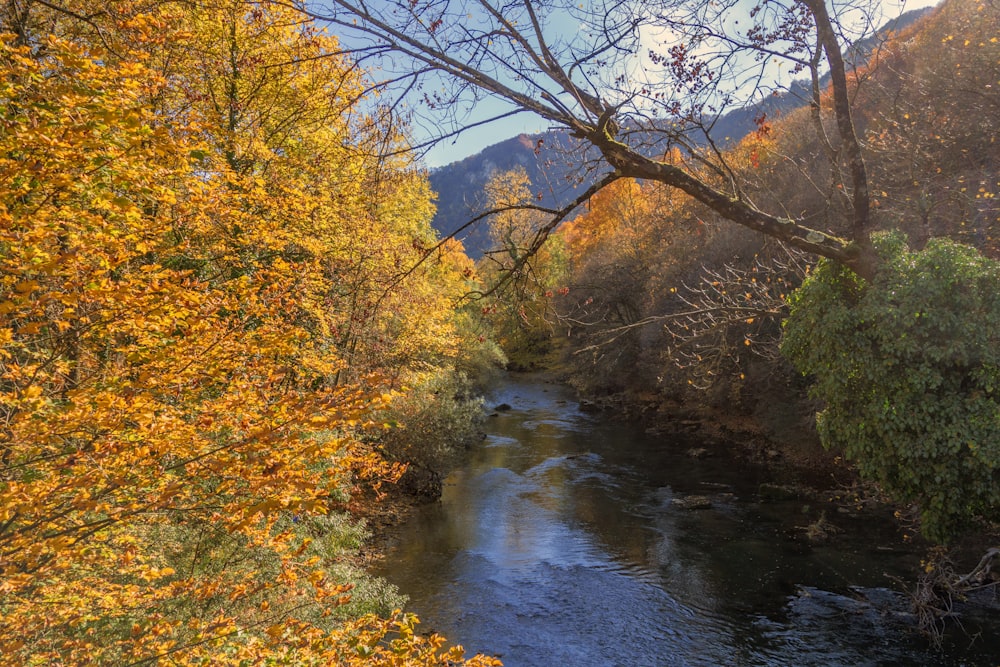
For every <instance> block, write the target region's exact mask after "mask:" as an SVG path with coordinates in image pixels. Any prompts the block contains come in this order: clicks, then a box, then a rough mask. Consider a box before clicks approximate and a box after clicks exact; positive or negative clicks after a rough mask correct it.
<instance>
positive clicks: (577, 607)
mask: <svg viewBox="0 0 1000 667" xmlns="http://www.w3.org/2000/svg"><path fill="white" fill-rule="evenodd" d="M491 400H492V401H493V402H494V403H496V404H499V403H508V404H510V405H511V406H512V409H511V410H509V411H503V412H499V413H498V414H496V415H495V416H493V417H491V418H490V419H489V421H488V422H487V425H486V428H487V432H488V437H487V439H486V440H485V441H484V442H483V443H482V444H481V445H480V446H478V447H477V448H475V449H474V450H473V451H472V452H470V455H469V458H468V460H467V461H466V463H465V464H464V465H463V466H462V467H461V468H459V469H458V470H456V471H454V472H453V473H452V474H451V475H450V476H449V477H448V478H447V479H446V482H445V489H444V495H443V498H442V500H441V502H440V503H435V504H432V505H428V506H426V507H424V508H422V509H421V511H420V512H419V513H418V514H417V515H416V516H414V518H413V519H412V520H411V521H409V522H408V523H407V524H406V525H404V526H403V527H402V529H401V531H400V534H399V542H398V544H397V545H396V547H394V548H393V550H392V551H391V553H390V554H389V555H388V557H387V559H386V560H385V561H384V562H383V563H382V566H381V570H380V571H379V572H377V574H380V575H382V576H384V577H385V578H387V579H388V580H389V581H391V582H392V583H394V584H396V585H397V586H398V587H399V588H400V590H401V591H402V592H403V593H405V594H406V595H408V596H409V597H410V603H409V605H408V607H407V609H408V610H409V611H412V612H415V613H416V614H418V615H419V616H420V618H421V620H422V628H423V630H425V631H430V630H434V631H437V632H441V633H443V634H444V635H445V636H447V637H448V638H449V639H450V640H452V641H454V642H456V643H461V644H462V645H463V646H464V647H465V648H466V650H467V652H469V653H470V654H471V653H478V652H482V653H488V654H491V655H496V656H498V657H500V658H501V659H502V660H503V661H504V664H506V665H509V666H511V667H527V666H535V665H538V666H542V665H544V666H546V667H549V666H562V665H567V666H574V667H590V666H593V667H598V666H600V667H605V666H617V665H621V666H623V667H625V666H627V667H642V666H647V665H649V666H653V665H795V666H806V665H824V666H827V665H969V666H979V665H982V666H994V667H995V666H998V665H1000V628H998V626H1000V618H998V617H997V615H996V614H993V615H992V616H991V615H990V614H989V613H986V612H980V613H979V614H978V615H975V614H974V615H971V616H967V617H966V618H965V627H966V631H967V633H968V634H969V635H976V634H978V635H979V636H978V638H977V639H975V640H973V639H972V638H970V637H969V636H967V635H966V634H957V635H956V636H955V637H953V638H952V639H951V640H949V642H948V643H947V645H946V646H945V648H944V650H943V651H942V652H936V651H934V650H931V649H929V648H928V647H927V646H926V644H925V643H924V642H923V640H921V639H920V638H919V637H917V636H914V635H913V634H912V632H909V631H907V630H906V626H905V623H904V621H905V620H906V613H907V607H906V604H905V601H904V600H903V599H902V597H901V596H899V595H898V594H896V593H894V592H892V590H891V587H892V586H893V582H892V581H891V579H890V578H889V576H887V575H896V576H900V577H903V578H907V577H912V574H913V572H914V570H915V568H916V566H917V564H918V562H919V555H918V554H915V553H914V552H913V550H912V549H910V548H908V547H907V546H906V545H905V544H904V543H903V541H902V539H901V535H900V534H899V531H898V529H897V527H896V526H895V525H894V524H893V523H892V522H891V521H887V520H880V519H877V518H872V517H871V516H854V517H851V516H843V515H840V514H837V515H836V516H833V515H831V516H833V518H834V519H836V523H837V525H838V526H841V527H843V528H844V532H842V533H841V534H839V535H837V536H836V537H834V538H833V539H832V540H829V541H828V542H826V543H824V544H819V545H811V544H809V542H808V541H807V540H805V539H804V537H803V531H802V530H801V527H804V526H806V525H808V524H809V523H811V522H813V521H815V520H816V519H817V518H819V515H820V512H821V511H826V512H827V513H828V514H829V513H830V512H835V511H836V510H835V508H832V507H830V506H825V505H824V506H820V505H818V504H816V503H815V502H813V503H810V502H809V501H803V500H787V501H781V502H761V500H760V498H759V497H758V489H759V485H760V483H761V482H766V481H773V480H770V479H769V478H768V477H767V475H766V472H765V471H764V470H763V469H759V468H755V467H753V466H752V465H750V464H746V463H738V462H734V461H732V460H728V459H727V458H726V457H724V456H715V457H709V458H703V459H694V458H691V457H690V456H688V455H687V454H686V453H685V452H686V451H687V450H688V449H690V448H691V447H694V446H697V443H693V442H682V441H678V440H675V439H671V438H670V437H663V436H661V437H654V436H650V435H646V434H644V433H642V432H641V431H637V430H635V429H631V428H629V427H628V426H625V425H622V424H618V423H612V422H609V421H608V420H606V419H604V418H602V417H600V416H590V415H586V414H583V413H581V412H580V411H579V409H578V406H577V404H576V403H575V402H574V401H573V400H572V398H571V396H570V395H569V394H568V393H567V392H566V391H565V390H564V389H562V388H560V387H558V386H556V385H547V384H542V383H540V382H537V381H532V380H531V379H521V380H512V381H511V382H510V383H509V384H507V385H506V386H505V387H504V388H503V389H502V390H500V391H499V392H498V393H497V394H496V395H495V396H493V397H492V398H491ZM689 495H700V496H709V497H710V499H711V508H709V509H702V510H692V509H683V508H681V507H680V505H679V503H678V502H675V501H676V500H677V499H682V498H684V497H686V496H689Z"/></svg>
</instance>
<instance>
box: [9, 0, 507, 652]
mask: <svg viewBox="0 0 1000 667" xmlns="http://www.w3.org/2000/svg"><path fill="white" fill-rule="evenodd" d="M0 31H2V33H3V34H2V36H0V100H2V104H3V106H2V116H0V664H3V665H17V666H19V667H20V666H25V665H46V666H52V665H77V664H79V665H82V664H88V665H93V664H106V665H119V666H123V665H140V664H174V665H180V664H184V665H194V664H199V665H263V664H269V665H278V664H294V665H309V664H315V665H330V664H343V665H351V664H357V665H361V664H364V665H369V664H384V665H389V664H392V665H432V664H434V665H438V664H442V663H443V662H444V661H446V660H454V661H459V660H461V650H460V649H445V648H444V647H443V641H444V640H443V639H442V638H440V637H424V636H422V635H419V634H418V633H416V632H415V630H414V627H415V619H414V618H413V617H412V616H408V615H402V614H399V613H398V612H395V613H394V612H393V609H394V608H395V607H398V606H400V603H401V601H400V600H399V598H398V596H397V595H396V594H395V593H394V592H393V591H392V590H389V589H388V587H387V586H386V585H385V584H382V583H379V582H378V581H375V580H372V579H371V578H370V577H367V575H365V574H364V573H363V572H362V571H361V570H360V569H359V568H357V567H356V566H354V565H352V561H351V556H352V554H353V550H354V549H356V547H357V545H358V544H359V542H360V540H361V539H362V538H363V533H364V531H363V528H362V527H361V525H360V523H359V518H358V517H359V516H361V515H363V514H364V513H365V512H366V509H368V508H369V507H370V505H371V504H372V503H376V502H378V498H379V495H380V490H379V489H380V486H381V485H382V484H383V483H384V482H387V481H389V482H391V481H395V480H396V479H398V478H399V476H400V475H401V474H402V472H403V469H404V465H405V463H406V462H409V461H416V462H423V463H424V464H426V465H430V464H431V463H433V462H434V461H438V460H439V459H440V457H442V456H444V455H445V450H446V449H447V447H448V444H449V442H451V441H452V440H453V439H454V438H456V437H459V436H461V435H462V434H463V433H464V432H465V431H467V430H468V429H469V428H471V427H470V426H469V422H468V418H469V417H470V416H471V415H472V414H474V413H475V412H476V411H477V409H478V404H477V403H476V402H475V400H474V399H473V398H472V392H471V389H470V387H471V382H473V381H474V379H475V378H476V377H478V375H479V374H480V373H481V372H484V371H487V370H488V369H490V368H492V367H494V366H495V365H496V364H498V363H500V362H502V355H501V353H500V352H499V350H498V349H497V348H496V347H495V346H494V345H493V344H492V343H491V342H490V341H489V340H488V337H487V336H485V335H484V332H483V331H482V330H481V328H480V324H479V323H478V320H477V318H476V316H475V311H472V310H468V309H462V308H461V307H460V306H459V305H457V304H458V303H459V300H458V297H459V296H461V295H462V294H465V293H467V292H468V291H470V289H472V288H473V287H474V286H475V285H476V284H477V283H476V280H477V279H476V275H475V271H474V268H473V266H472V264H471V263H470V261H469V260H468V258H467V257H466V256H465V254H464V252H463V251H462V248H461V247H460V245H458V244H457V243H453V242H452V243H445V244H444V245H443V246H441V247H440V248H439V250H438V252H436V253H435V254H434V255H433V257H431V256H429V255H428V253H427V252H426V249H427V248H430V247H431V246H434V245H435V244H437V243H438V239H437V237H436V235H435V233H434V232H433V230H432V229H431V227H430V219H431V216H432V214H433V210H434V209H433V204H432V194H431V192H430V190H429V188H428V184H427V180H426V178H425V176H424V175H423V173H422V172H421V170H419V169H418V168H417V167H416V166H415V165H414V164H413V162H412V161H411V160H410V159H409V158H407V157H405V155H404V154H402V153H400V152H399V151H393V150H387V147H388V148H390V149H391V148H399V147H403V146H405V143H406V137H405V134H404V128H402V127H401V126H400V124H399V123H398V121H397V119H396V118H395V116H394V115H393V114H392V113H391V112H390V110H389V109H387V108H385V107H384V106H380V104H379V102H378V100H377V96H376V94H375V93H374V92H373V90H372V87H371V82H370V80H369V79H368V77H367V75H366V72H365V71H364V70H363V69H362V68H361V67H359V66H358V65H357V63H356V62H354V61H353V60H352V59H351V58H349V57H347V56H345V55H344V54H343V53H342V49H341V48H340V47H339V45H338V40H337V38H336V37H335V36H333V35H331V34H329V33H328V32H326V31H325V30H324V29H322V28H321V27H320V26H319V25H317V24H316V23H314V22H313V21H311V20H309V19H306V18H304V17H303V16H302V15H301V14H300V13H298V12H296V11H295V10H294V8H292V7H291V6H290V5H287V4H283V3H266V2H261V3H248V2H243V1H242V0H212V1H207V2H172V1H165V0H108V1H106V2H104V1H100V2H95V1H94V0H60V1H59V2H41V1H39V2H34V1H32V0H11V1H10V2H4V3H3V5H2V8H0ZM393 152H395V153H396V154H397V156H396V157H393V158H386V157H384V156H385V155H386V154H389V153H393ZM407 429H410V430H409V431H408V430H407ZM448 664H452V663H448ZM468 664H492V662H491V661H490V660H489V659H479V658H477V659H473V660H471V661H470V662H469V663H468Z"/></svg>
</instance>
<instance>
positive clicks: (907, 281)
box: [783, 235, 1000, 540]
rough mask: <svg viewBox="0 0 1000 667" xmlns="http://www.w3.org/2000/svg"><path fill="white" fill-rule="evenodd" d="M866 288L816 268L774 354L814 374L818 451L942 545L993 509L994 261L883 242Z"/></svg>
mask: <svg viewBox="0 0 1000 667" xmlns="http://www.w3.org/2000/svg"><path fill="white" fill-rule="evenodd" d="M880 252H881V253H882V256H883V257H884V258H885V260H886V263H885V265H884V268H883V269H882V270H881V271H880V272H879V274H878V275H877V276H876V278H875V280H874V281H873V282H872V283H870V284H867V283H864V282H862V281H860V280H859V279H858V278H857V277H856V276H854V275H853V274H851V273H850V272H848V271H845V270H844V269H843V268H841V267H838V266H836V265H835V264H833V263H831V262H822V263H820V265H819V267H818V268H817V269H816V271H815V273H814V274H813V275H812V276H810V277H809V278H808V279H807V280H806V281H805V283H804V284H803V285H802V287H801V288H800V289H799V290H798V291H797V292H796V293H795V294H794V296H793V298H792V301H791V315H790V317H789V318H788V320H787V322H786V325H785V336H786V337H785V341H784V343H783V350H784V352H785V353H786V354H787V355H788V356H789V357H790V358H791V359H792V361H793V362H794V363H795V364H796V366H797V367H798V368H799V369H800V370H801V371H802V372H803V373H808V374H810V375H812V376H813V377H814V378H815V380H816V384H815V387H814V389H813V391H814V394H815V395H816V396H817V397H819V398H821V399H822V400H823V401H824V402H825V404H826V409H825V410H824V411H823V413H822V414H821V415H820V417H819V420H818V422H819V430H820V434H821V437H822V439H823V442H824V444H825V445H826V446H827V447H831V448H835V449H836V450H838V451H843V452H844V453H846V454H847V456H849V457H850V458H852V459H854V460H856V461H857V464H858V467H859V469H860V471H861V472H862V474H863V475H865V476H866V477H869V478H871V479H874V480H877V481H878V482H879V483H880V484H882V485H883V486H884V488H885V489H886V490H887V491H888V492H889V493H891V494H892V495H894V496H895V497H896V498H898V499H899V500H901V501H905V502H914V503H917V504H918V505H919V507H920V511H921V516H922V519H923V527H924V530H925V531H926V533H927V534H928V535H929V536H930V537H932V538H934V539H937V540H947V539H948V538H949V537H951V536H952V535H954V534H956V533H957V532H958V531H959V530H960V529H961V528H963V527H964V526H966V525H968V522H969V521H971V520H973V519H976V518H977V517H990V516H992V517H995V516H996V512H997V510H998V509H1000V264H998V263H997V262H996V261H993V260H990V259H986V258H984V257H983V256H982V255H980V254H979V253H978V252H977V251H976V250H974V249H972V248H970V247H967V246H963V245H960V244H957V243H955V242H952V241H948V240H943V239H934V240H932V241H931V242H929V243H928V244H927V247H926V248H924V249H923V250H922V251H919V252H916V251H911V250H909V249H908V248H907V247H906V246H905V244H904V243H903V241H902V239H901V238H900V236H898V235H893V236H890V237H886V238H883V239H882V240H881V242H880Z"/></svg>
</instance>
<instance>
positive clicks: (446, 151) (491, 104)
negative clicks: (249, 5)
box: [312, 0, 939, 168]
mask: <svg viewBox="0 0 1000 667" xmlns="http://www.w3.org/2000/svg"><path fill="white" fill-rule="evenodd" d="M376 1H377V0H376ZM584 1H586V0H584ZM938 1H939V0H906V1H905V2H901V1H900V0H882V10H883V11H882V13H883V15H884V16H885V17H886V20H889V19H891V18H892V17H895V16H897V15H899V14H900V13H902V12H904V11H910V10H914V9H921V8H924V7H929V6H933V5H936V4H937V3H938ZM312 4H314V5H317V6H321V5H322V4H323V0H312ZM512 109H513V107H511V106H508V105H507V103H503V102H499V101H490V100H486V101H482V102H479V103H478V104H477V105H476V108H475V110H474V114H476V115H477V116H480V117H486V116H489V115H499V114H502V113H504V112H507V111H510V110H512ZM438 129H439V128H438V127H437V126H436V125H435V121H434V119H433V118H422V119H416V120H415V121H414V124H413V126H412V134H413V138H414V141H415V143H420V142H422V141H426V140H427V138H428V137H431V136H434V133H435V132H436V131H437V130H438ZM546 129H549V124H548V122H547V121H545V120H544V119H542V118H540V117H538V116H535V115H534V114H530V113H520V114H517V115H515V116H512V117H508V118H504V119H501V120H497V121H493V122H491V123H489V124H486V125H481V126H478V127H473V128H471V129H469V130H466V131H464V132H462V133H461V134H459V135H457V136H453V137H449V138H446V139H444V140H441V141H439V142H438V143H437V144H436V145H434V146H433V147H431V148H429V149H426V152H424V154H423V163H424V165H425V166H427V167H429V168H434V167H440V166H443V165H446V164H450V163H452V162H455V161H458V160H461V159H463V158H465V157H467V156H469V155H472V154H474V153H477V152H479V151H481V150H483V149H484V148H486V147H487V146H490V145H493V144H496V143H499V142H501V141H503V140H505V139H508V138H510V137H514V136H517V135H518V134H521V133H525V134H533V133H537V132H542V131H544V130H546Z"/></svg>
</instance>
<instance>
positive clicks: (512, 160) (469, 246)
mask: <svg viewBox="0 0 1000 667" xmlns="http://www.w3.org/2000/svg"><path fill="white" fill-rule="evenodd" d="M929 11H931V9H930V8H928V9H918V10H913V11H910V12H906V13H905V14H903V15H901V16H900V17H899V18H897V19H895V20H893V21H891V22H889V23H887V24H886V25H885V26H883V28H882V29H881V30H880V31H879V34H878V35H874V36H872V37H870V38H869V39H867V40H863V41H861V42H858V43H857V44H855V45H853V46H852V48H851V51H850V53H848V54H847V56H848V57H849V58H850V59H852V60H854V61H856V62H865V61H867V59H868V58H869V56H870V55H871V53H872V50H873V49H874V48H875V47H876V46H877V45H878V44H879V43H881V35H882V34H884V33H886V32H887V31H899V30H902V29H904V28H906V27H907V26H909V25H911V24H913V23H914V22H915V21H916V20H917V19H919V18H920V17H922V16H923V15H924V14H926V13H927V12H929ZM823 85H824V86H825V85H826V82H825V81H824V82H823ZM809 97H810V93H809V84H808V82H806V81H796V82H794V83H793V84H792V85H791V86H790V87H789V89H788V90H787V91H785V92H784V93H781V94H778V95H772V96H769V97H767V98H766V99H764V100H762V101H761V102H760V103H758V104H756V105H752V106H748V107H744V108H740V109H733V110H732V111H730V112H728V113H726V114H725V115H723V116H722V117H720V118H719V119H718V120H717V121H716V122H715V124H714V125H713V127H712V132H711V134H712V138H713V140H715V141H716V142H717V143H718V144H720V145H729V144H733V143H736V142H738V141H739V140H740V139H741V138H743V137H744V136H746V135H747V134H749V133H750V132H752V131H754V130H755V129H756V124H755V123H754V118H756V117H758V116H760V114H762V113H764V114H766V115H767V117H768V118H770V119H774V118H776V117H778V116H780V115H782V114H783V113H787V112H789V111H791V110H793V109H796V108H798V107H800V106H803V105H804V104H806V103H807V102H808V100H809ZM597 157H598V156H597V155H596V153H595V151H594V150H593V149H591V148H590V147H589V145H587V144H586V143H585V142H582V141H581V140H579V139H576V138H574V137H572V136H570V135H569V133H568V132H567V131H564V130H550V131H548V132H542V133H540V134H531V135H528V134H521V135H518V136H516V137H511V138H510V139H505V140H503V141H501V142H499V143H496V144H493V145H492V146H488V147H487V148H484V149H483V150H482V151H480V152H479V153H476V154H475V155H470V156H469V157H467V158H465V159H463V160H459V161H457V162H452V163H451V164H448V165H445V166H443V167H439V168H437V169H434V170H432V171H431V172H430V182H431V187H432V188H433V189H434V191H435V192H437V193H438V200H437V213H436V214H435V216H434V221H433V225H434V228H435V229H436V230H437V231H438V233H439V234H441V235H442V236H445V235H448V234H452V233H454V232H455V230H457V229H459V228H460V227H462V226H463V225H465V224H466V223H468V222H469V220H470V219H471V218H473V217H475V216H476V215H477V214H479V213H481V212H482V211H483V210H485V201H484V196H483V188H484V187H485V185H486V183H487V181H489V179H490V178H491V177H492V176H493V175H495V174H499V173H503V172H505V171H509V170H511V169H514V168H516V167H523V168H524V170H525V171H526V172H527V174H528V177H529V178H530V179H531V183H532V185H533V189H534V190H535V192H536V194H538V195H539V196H540V197H539V203H540V204H541V205H544V206H560V205H565V204H567V203H569V202H570V201H572V200H573V198H574V197H576V196H578V193H579V192H581V191H582V190H585V189H586V188H587V187H589V186H590V185H591V184H592V183H593V182H594V179H595V177H596V176H597V175H599V174H601V173H604V171H606V169H604V170H595V169H591V170H589V171H588V169H587V167H588V165H590V166H593V165H594V161H595V160H596V158H597ZM456 238H458V239H459V240H460V241H462V242H463V243H464V244H465V250H466V252H467V253H468V254H469V256H470V257H472V258H473V259H476V260H478V259H479V258H480V257H482V255H483V253H484V252H485V251H486V250H488V249H489V245H490V240H489V227H488V224H487V223H486V222H485V221H481V222H479V223H477V224H475V225H472V226H470V227H468V228H466V229H464V230H462V231H461V232H459V233H457V234H456Z"/></svg>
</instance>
